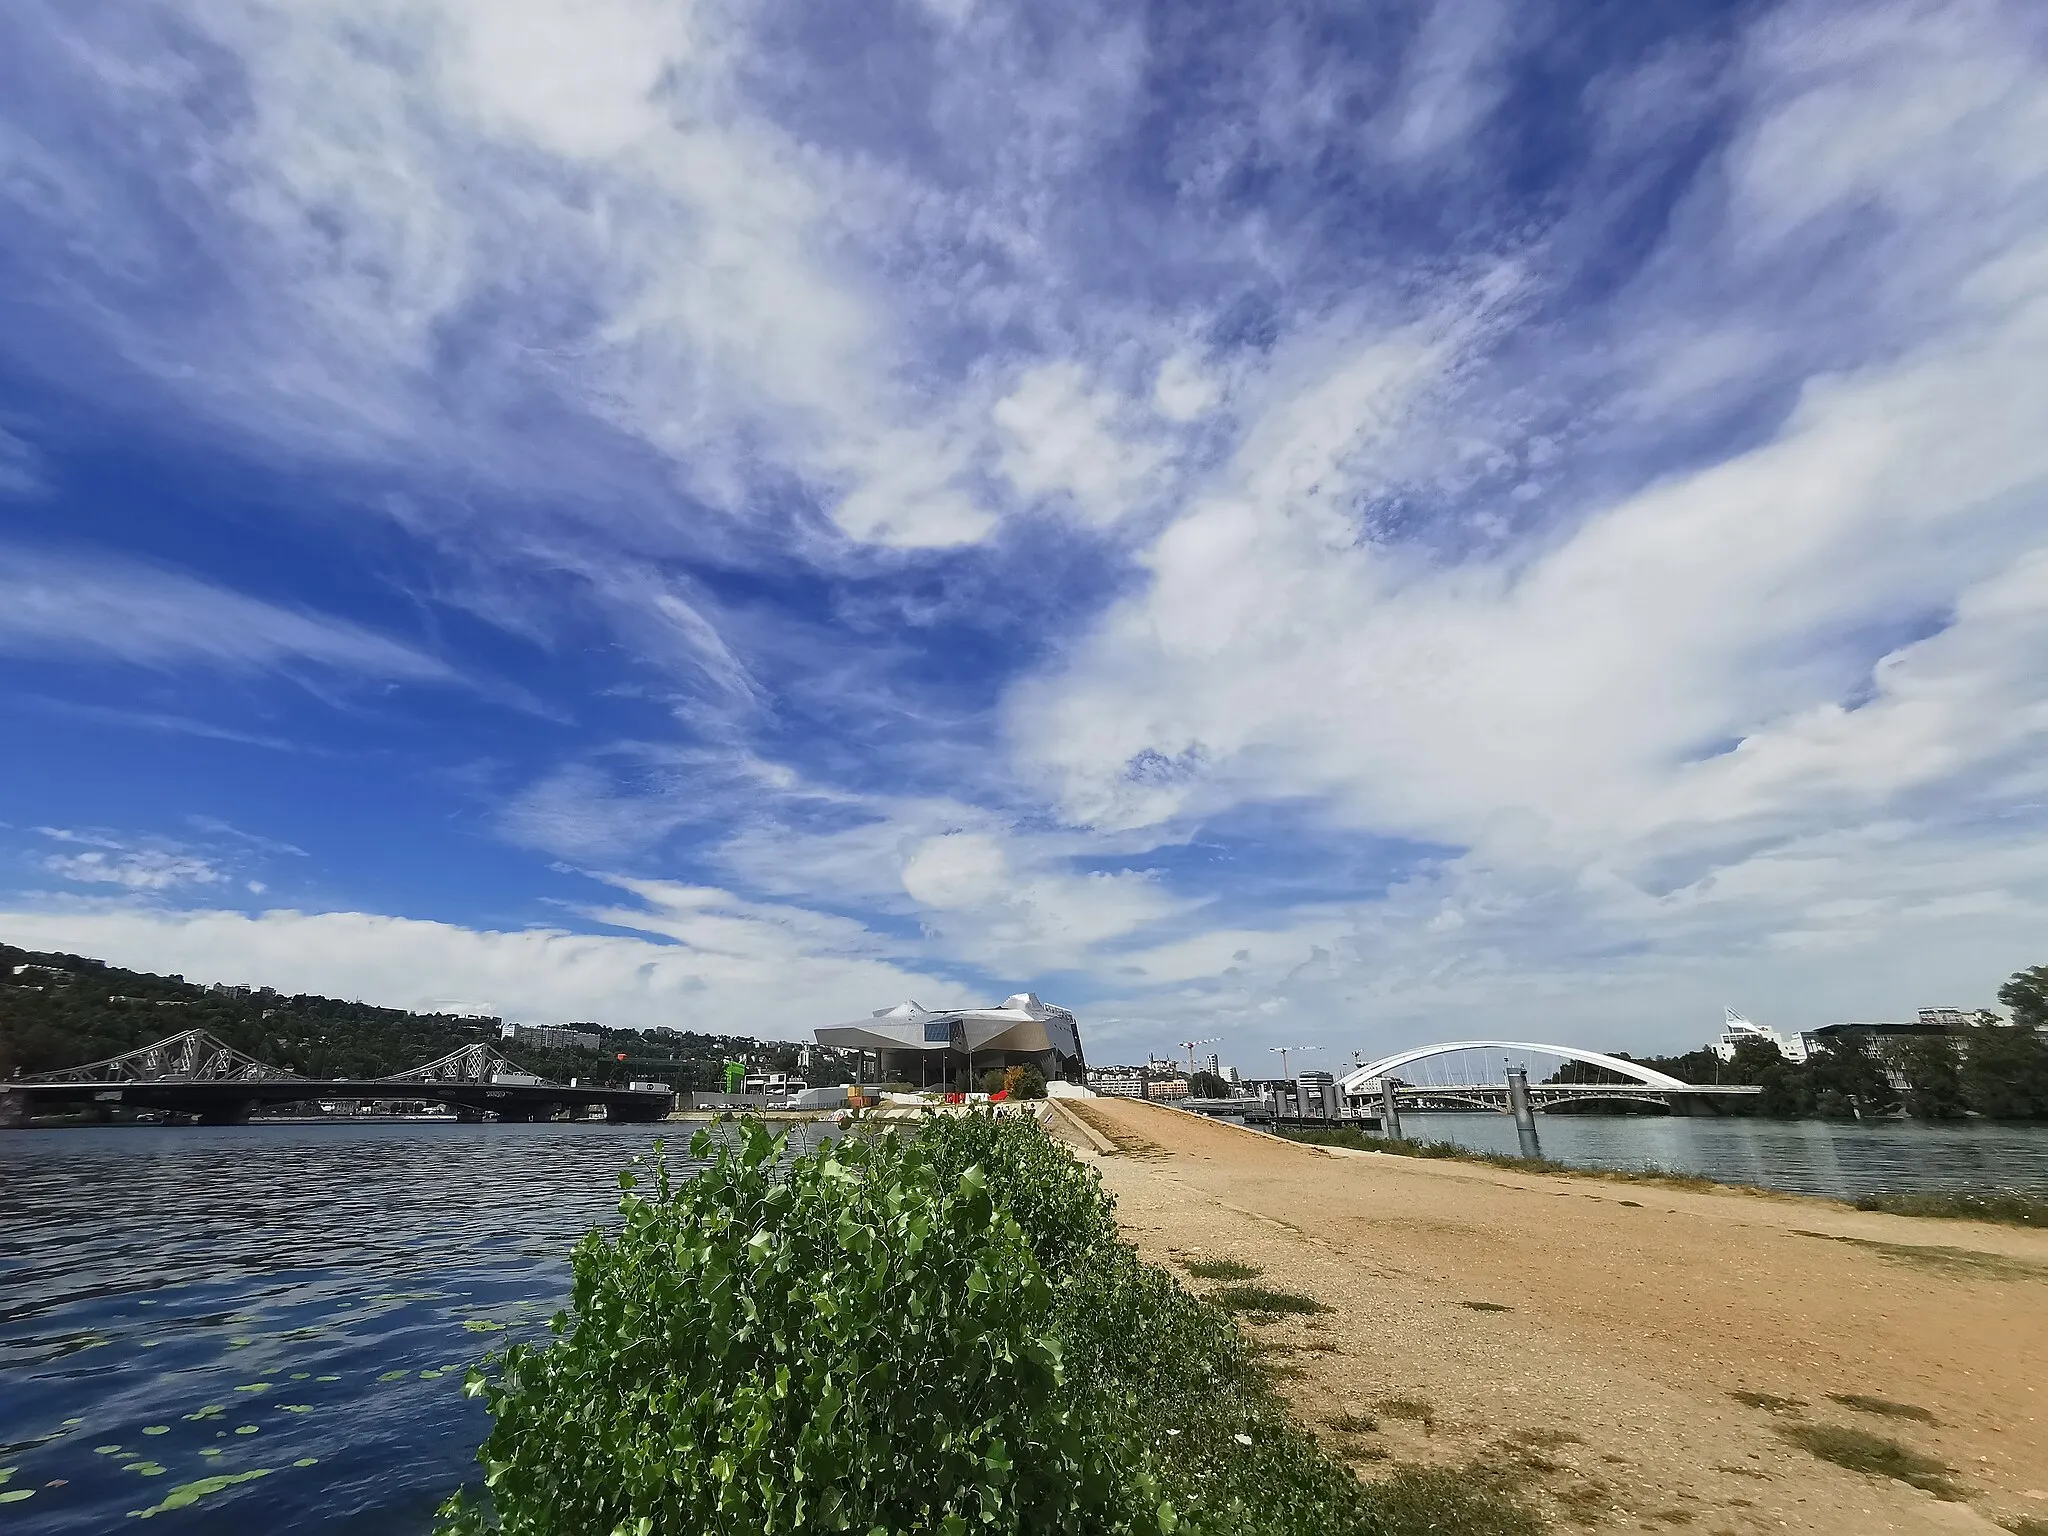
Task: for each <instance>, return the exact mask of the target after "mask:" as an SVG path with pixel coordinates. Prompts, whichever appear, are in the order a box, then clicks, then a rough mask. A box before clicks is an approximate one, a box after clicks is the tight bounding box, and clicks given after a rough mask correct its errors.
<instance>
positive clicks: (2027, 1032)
mask: <svg viewBox="0 0 2048 1536" xmlns="http://www.w3.org/2000/svg"><path fill="white" fill-rule="evenodd" d="M2037 969H2038V967H2037ZM1999 1000H2000V1001H2001V1002H2004V1001H2006V995H2005V993H2004V992H2002V991H2001V992H2000V993H1999ZM2013 1011H2014V1012H2015V1014H2017V1013H2018V1011H2019V1007H2018V1005H2017V1004H2015V1005H2013ZM1964 1041H1965V1043H1964V1046H1963V1071H1962V1078H1963V1097H1964V1098H1965V1099H1966V1100H1967V1101H1968V1103H1969V1106H1970V1108H1972V1109H1974V1110H1975V1111H1976V1112H1977V1113H1978V1114H1980V1115H1984V1116H1986V1117H1988V1118H1990V1119H1993V1120H2041V1119H2048V1036H2044V1035H2043V1034H2042V1032H2041V1031H2039V1030H2037V1029H2032V1028H2029V1027H2027V1026H2025V1025H2022V1024H1990V1025H1978V1026H1977V1027H1975V1028H1973V1029H1971V1030H1970V1031H1969V1033H1968V1034H1967V1035H1966V1036H1965V1037H1964Z"/></svg>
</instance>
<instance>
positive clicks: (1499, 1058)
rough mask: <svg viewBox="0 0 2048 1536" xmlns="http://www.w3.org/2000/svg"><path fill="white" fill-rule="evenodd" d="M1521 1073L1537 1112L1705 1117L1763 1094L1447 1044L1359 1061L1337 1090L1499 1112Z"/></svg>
mask: <svg viewBox="0 0 2048 1536" xmlns="http://www.w3.org/2000/svg"><path fill="white" fill-rule="evenodd" d="M1516 1069H1519V1070H1521V1071H1524V1072H1526V1073H1527V1074H1528V1079H1529V1102H1530V1105H1531V1107H1532V1108H1534V1109H1537V1110H1543V1109H1551V1108H1555V1107H1557V1106H1559V1105H1562V1104H1573V1103H1598V1102H1600V1101H1602V1100H1605V1101H1608V1102H1613V1103H1633V1104H1652V1105H1662V1106H1664V1107H1667V1108H1670V1109H1673V1110H1678V1111H1681V1112H1693V1113H1698V1112H1702V1111H1709V1112H1710V1105H1711V1103H1712V1101H1713V1100H1715V1099H1725V1098H1735V1097H1744V1096H1748V1095H1752V1094H1756V1093H1760V1092H1762V1090H1761V1089H1759V1088H1755V1087H1752V1086H1749V1085H1747V1084H1721V1083H1688V1082H1684V1081H1681V1080H1680V1079H1678V1078H1675V1077H1673V1076H1671V1075H1670V1074H1669V1073H1666V1072H1659V1071H1657V1070H1656V1069H1655V1068H1653V1067H1646V1066H1644V1065H1643V1064H1642V1063H1640V1062H1635V1061H1629V1060H1628V1059H1626V1058H1625V1057H1620V1056H1608V1055H1604V1054H1602V1053H1601V1052H1599V1051H1587V1050H1581V1049H1579V1048H1578V1047H1577V1046H1571V1045H1545V1044H1542V1043H1541V1042H1538V1041H1533V1040H1446V1041H1442V1042H1440V1043H1438V1044H1436V1045H1420V1046H1415V1047H1412V1048H1411V1049H1409V1050H1405V1051H1397V1052H1395V1053H1394V1054H1393V1055H1391V1056H1382V1057H1380V1058H1379V1059H1378V1060H1377V1061H1368V1062H1360V1063H1358V1064H1357V1065H1355V1066H1353V1067H1352V1069H1351V1070H1350V1071H1348V1072H1346V1073H1345V1074H1344V1075H1343V1076H1342V1077H1339V1078H1338V1079H1337V1086H1338V1088H1339V1090H1340V1091H1341V1094H1342V1097H1343V1099H1344V1101H1346V1102H1352V1101H1369V1102H1372V1103H1377V1102H1378V1100H1379V1098H1380V1096H1381V1092H1382V1088H1383V1087H1391V1088H1392V1090H1393V1094H1394V1098H1395V1101H1396V1102H1397V1103H1398V1104H1400V1105H1402V1106H1404V1107H1413V1108H1417V1109H1506V1108H1507V1107H1508V1074H1509V1072H1511V1071H1513V1070H1516Z"/></svg>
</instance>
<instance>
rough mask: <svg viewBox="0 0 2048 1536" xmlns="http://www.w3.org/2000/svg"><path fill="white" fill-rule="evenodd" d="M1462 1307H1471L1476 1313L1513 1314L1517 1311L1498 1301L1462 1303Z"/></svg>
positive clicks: (1460, 1304)
mask: <svg viewBox="0 0 2048 1536" xmlns="http://www.w3.org/2000/svg"><path fill="white" fill-rule="evenodd" d="M1458 1305H1459V1306H1461V1307H1470V1308H1471V1309H1472V1310H1473V1311H1474V1312H1512V1311H1514V1310H1515V1309H1514V1308H1513V1307H1510V1306H1508V1305H1506V1304H1505V1303H1502V1302H1498V1301H1461V1302H1459V1303H1458Z"/></svg>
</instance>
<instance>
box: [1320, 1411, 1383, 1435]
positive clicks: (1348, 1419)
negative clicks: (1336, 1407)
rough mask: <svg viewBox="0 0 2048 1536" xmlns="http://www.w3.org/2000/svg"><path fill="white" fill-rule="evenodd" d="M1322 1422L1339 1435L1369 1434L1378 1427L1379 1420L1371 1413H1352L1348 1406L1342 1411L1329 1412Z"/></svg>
mask: <svg viewBox="0 0 2048 1536" xmlns="http://www.w3.org/2000/svg"><path fill="white" fill-rule="evenodd" d="M1323 1423H1324V1424H1326V1425H1327V1426H1329V1427H1330V1428H1331V1429H1334V1430H1336V1431H1337V1433H1338V1434H1340V1435H1369V1434H1371V1433H1372V1432H1373V1431H1374V1430H1376V1429H1378V1428H1379V1427H1380V1421H1379V1420H1378V1419H1376V1418H1374V1417H1373V1416H1372V1415H1371V1414H1369V1413H1353V1412H1352V1411H1351V1410H1350V1409H1348V1408H1347V1409H1345V1410H1344V1412H1342V1413H1333V1414H1331V1415H1330V1416H1329V1417H1327V1418H1325V1419H1324V1420H1323Z"/></svg>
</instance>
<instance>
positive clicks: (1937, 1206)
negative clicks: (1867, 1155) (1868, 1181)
mask: <svg viewBox="0 0 2048 1536" xmlns="http://www.w3.org/2000/svg"><path fill="white" fill-rule="evenodd" d="M1856 1209H1857V1210H1859V1211H1884V1212H1886V1213H1887V1214H1889V1215H1892V1216H1947V1217H1952V1218H1960V1219H1961V1220H1964V1221H1996V1222H2001V1223H2003V1224H2004V1225H2006V1226H2010V1227H2048V1195H2038V1194H2030V1193H2028V1192H2026V1191H2024V1190H2017V1189H1961V1190H1946V1191H1940V1192H1936V1193H1932V1194H1908V1193H1903V1192H1900V1193H1891V1194H1875V1195H1862V1196H1859V1197H1858V1198H1857V1200H1856Z"/></svg>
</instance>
